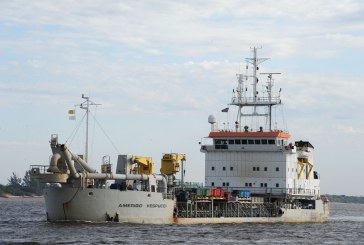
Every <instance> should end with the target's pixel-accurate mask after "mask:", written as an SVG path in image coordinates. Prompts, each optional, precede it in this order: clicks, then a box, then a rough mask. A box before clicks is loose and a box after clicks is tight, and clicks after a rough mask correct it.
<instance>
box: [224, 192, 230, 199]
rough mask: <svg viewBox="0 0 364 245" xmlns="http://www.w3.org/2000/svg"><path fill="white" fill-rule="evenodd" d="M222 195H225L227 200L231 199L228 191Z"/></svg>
mask: <svg viewBox="0 0 364 245" xmlns="http://www.w3.org/2000/svg"><path fill="white" fill-rule="evenodd" d="M224 197H225V199H226V200H227V201H230V199H231V193H230V192H226V193H225V196H224Z"/></svg>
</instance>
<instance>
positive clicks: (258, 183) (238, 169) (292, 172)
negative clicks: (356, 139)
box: [201, 47, 320, 198]
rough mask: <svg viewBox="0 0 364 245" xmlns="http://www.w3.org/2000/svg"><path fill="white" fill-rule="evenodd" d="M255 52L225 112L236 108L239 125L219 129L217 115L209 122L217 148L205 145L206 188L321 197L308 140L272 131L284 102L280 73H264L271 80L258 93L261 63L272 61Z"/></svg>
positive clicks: (211, 116)
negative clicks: (277, 84)
mask: <svg viewBox="0 0 364 245" xmlns="http://www.w3.org/2000/svg"><path fill="white" fill-rule="evenodd" d="M252 51H253V58H247V59H246V60H247V62H248V63H249V64H251V66H250V67H249V65H247V73H246V74H244V75H243V74H237V80H238V86H237V87H236V89H234V90H233V96H232V100H231V103H230V104H229V107H228V108H225V109H223V110H222V112H225V113H229V110H230V109H231V108H230V107H236V108H237V117H236V121H235V122H234V123H233V125H234V127H233V128H231V129H230V128H228V127H226V126H225V125H229V123H228V122H225V123H224V128H223V129H219V128H218V127H217V126H216V120H215V117H214V116H213V115H210V116H209V118H208V122H209V123H210V124H211V132H210V134H209V136H208V137H209V138H210V139H212V144H203V145H202V146H201V151H202V152H204V153H205V155H206V156H205V185H206V186H211V187H221V188H223V189H224V190H226V191H234V190H247V191H250V192H251V193H252V194H272V195H282V194H283V195H284V194H292V195H295V196H305V197H306V198H318V197H319V196H320V187H319V176H318V174H317V172H316V171H314V163H313V151H314V147H313V146H312V145H311V144H310V143H309V142H307V141H297V142H292V141H291V135H290V134H289V133H288V132H286V131H283V130H278V129H273V128H272V108H273V107H274V106H276V105H280V104H281V99H280V92H281V90H279V92H276V93H275V92H274V91H273V82H274V80H273V75H275V74H280V73H260V75H261V76H264V75H267V82H266V84H264V87H263V90H261V91H259V90H258V88H257V87H258V86H257V85H258V83H259V80H260V77H261V76H260V75H259V74H258V71H259V70H260V69H259V67H258V64H259V63H262V62H263V61H265V60H267V58H258V57H257V48H255V47H254V48H253V49H252ZM249 70H252V72H250V73H249ZM247 118H248V119H247ZM244 119H245V120H244ZM262 119H263V120H262ZM243 121H245V122H248V121H249V122H251V124H252V125H248V124H243V123H242V122H243ZM254 127H255V128H254Z"/></svg>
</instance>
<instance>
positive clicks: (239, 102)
mask: <svg viewBox="0 0 364 245" xmlns="http://www.w3.org/2000/svg"><path fill="white" fill-rule="evenodd" d="M259 49H260V48H259ZM257 50H258V48H257V47H253V48H252V51H253V57H252V58H246V59H245V60H246V62H248V63H249V64H251V65H252V66H253V74H252V75H243V74H237V78H238V87H237V89H236V93H237V96H236V97H235V91H233V98H232V102H231V103H230V104H229V105H235V106H238V108H239V109H238V118H237V121H236V122H235V124H236V125H235V127H236V131H241V128H242V125H241V118H242V117H243V116H252V117H254V116H266V117H268V130H269V131H272V106H274V105H277V104H280V103H281V100H280V95H278V96H273V95H272V87H273V79H272V75H273V74H280V73H260V74H268V81H267V86H266V89H267V90H266V92H267V94H268V97H264V96H259V94H258V91H257V84H258V82H259V79H258V75H257V73H258V70H259V67H258V65H259V64H260V63H263V62H264V61H266V60H268V59H269V58H258V56H257ZM247 69H248V66H247ZM244 78H245V80H248V78H252V79H253V83H252V87H253V91H252V97H249V96H247V91H248V86H247V85H245V86H244ZM244 107H253V108H254V109H253V110H252V112H251V113H243V108H244ZM257 107H268V113H258V111H257ZM245 130H247V128H245Z"/></svg>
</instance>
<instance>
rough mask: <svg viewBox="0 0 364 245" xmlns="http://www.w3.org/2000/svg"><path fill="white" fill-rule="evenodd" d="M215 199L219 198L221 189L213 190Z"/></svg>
mask: <svg viewBox="0 0 364 245" xmlns="http://www.w3.org/2000/svg"><path fill="white" fill-rule="evenodd" d="M214 196H215V197H220V196H221V189H216V190H215V195H214Z"/></svg>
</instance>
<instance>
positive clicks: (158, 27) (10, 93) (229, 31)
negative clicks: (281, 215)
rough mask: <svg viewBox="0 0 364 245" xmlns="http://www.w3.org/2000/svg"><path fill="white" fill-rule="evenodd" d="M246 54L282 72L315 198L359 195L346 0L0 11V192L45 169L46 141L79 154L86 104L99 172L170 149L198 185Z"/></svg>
mask: <svg viewBox="0 0 364 245" xmlns="http://www.w3.org/2000/svg"><path fill="white" fill-rule="evenodd" d="M253 46H256V47H262V48H261V49H259V51H258V52H259V55H260V56H261V57H268V58H270V59H269V60H268V61H265V62H264V63H263V64H262V65H261V69H262V71H270V72H272V71H273V72H280V73H281V75H279V76H276V77H275V88H276V89H277V88H282V93H281V98H282V102H283V104H284V107H283V108H284V109H283V110H282V111H283V112H284V114H283V113H282V114H283V115H284V119H285V124H286V127H287V129H288V130H289V132H290V134H291V135H292V141H294V140H308V141H310V143H311V144H312V145H314V147H315V156H314V165H315V169H316V171H318V172H319V174H320V176H321V193H326V194H340V195H341V194H342V195H358V196H362V195H364V189H363V188H362V187H363V186H364V178H363V173H364V164H363V163H364V155H362V154H360V152H361V151H362V149H363V146H364V143H363V142H364V141H363V140H362V139H363V138H364V124H363V121H364V113H363V108H364V96H363V93H364V81H363V80H364V69H363V65H364V61H363V57H364V2H363V1H355V0H342V1H331V0H327V1H326V0H321V1H316V0H307V1H304V2H303V1H292V0H277V1H264V0H258V1H244V0H240V1H234V0H232V1H204V0H201V1H153V0H149V1H112V0H103V1H88V0H87V1H86V0H84V1H82V0H80V1H72V0H67V1H42V0H39V1H26V0H24V1H21V0H14V1H5V0H3V1H0V115H1V116H0V155H1V158H0V159H1V160H0V169H1V171H0V183H1V184H7V183H8V178H9V177H10V176H11V174H12V172H14V173H16V174H17V175H18V176H20V177H22V176H24V173H25V171H27V170H28V169H29V166H30V165H32V164H33V165H37V164H39V165H47V164H48V161H49V157H50V155H51V151H50V147H49V140H50V136H51V134H58V137H59V142H60V143H64V142H67V144H68V145H69V147H70V149H71V151H72V152H74V153H83V152H84V142H85V140H84V134H85V127H84V126H83V123H82V122H84V121H82V120H81V119H82V117H83V114H84V111H83V110H81V109H79V107H77V106H76V107H75V105H77V104H80V103H82V102H83V101H84V100H83V99H82V98H81V95H82V94H85V95H86V96H89V97H90V98H91V100H92V101H93V102H95V103H98V104H101V105H99V106H97V107H94V108H92V110H91V113H92V115H91V116H90V117H91V119H93V118H94V117H95V118H96V120H97V123H95V122H93V123H92V122H91V120H90V122H91V123H90V128H89V130H90V152H91V154H90V163H91V164H92V165H93V166H94V167H95V168H97V169H98V168H99V166H100V164H101V163H102V157H103V156H105V155H110V158H111V162H112V163H113V164H114V166H115V165H116V159H117V155H118V154H124V153H127V154H134V155H140V156H150V157H153V159H154V162H155V164H156V170H159V168H160V159H161V157H162V154H163V153H170V152H178V153H185V154H187V162H186V175H187V176H186V180H187V181H197V182H204V154H203V153H201V152H200V145H199V142H201V140H203V138H204V137H206V136H207V135H208V133H209V131H210V125H209V124H208V122H207V118H208V116H209V115H210V114H214V115H215V117H216V118H217V120H218V121H220V125H221V123H222V122H223V121H224V120H225V117H226V116H225V114H223V113H221V109H223V108H225V107H226V105H227V103H229V101H230V98H231V92H232V89H233V88H235V87H236V73H239V72H242V69H243V67H245V58H247V57H251V54H252V53H251V47H253ZM74 108H76V118H77V120H75V121H71V120H69V119H68V115H67V111H68V110H69V109H74ZM229 117H230V116H229ZM78 125H81V126H80V127H79V129H78V130H77V134H75V135H76V136H75V137H73V134H72V132H74V129H75V128H77V127H78ZM99 125H101V127H99ZM104 132H105V134H104Z"/></svg>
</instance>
